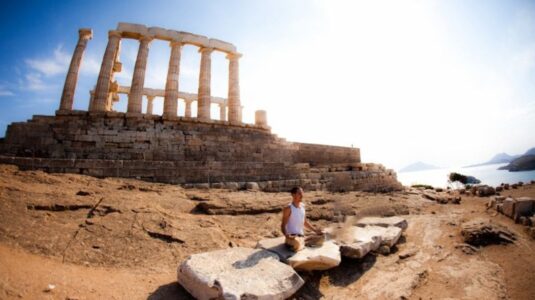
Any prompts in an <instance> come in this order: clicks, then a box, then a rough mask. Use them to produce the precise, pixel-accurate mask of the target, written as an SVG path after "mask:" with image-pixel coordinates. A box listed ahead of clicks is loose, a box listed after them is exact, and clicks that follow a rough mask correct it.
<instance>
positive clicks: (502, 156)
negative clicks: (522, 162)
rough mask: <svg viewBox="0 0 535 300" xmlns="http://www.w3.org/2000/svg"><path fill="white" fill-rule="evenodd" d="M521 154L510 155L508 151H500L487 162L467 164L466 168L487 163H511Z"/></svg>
mask: <svg viewBox="0 0 535 300" xmlns="http://www.w3.org/2000/svg"><path fill="white" fill-rule="evenodd" d="M520 156H521V155H509V154H507V153H498V154H496V155H494V156H493V157H492V158H491V159H490V160H489V161H487V162H484V163H479V164H475V165H470V166H466V167H465V168H473V167H480V166H486V165H495V164H505V163H510V162H512V161H513V160H515V159H516V158H519V157H520Z"/></svg>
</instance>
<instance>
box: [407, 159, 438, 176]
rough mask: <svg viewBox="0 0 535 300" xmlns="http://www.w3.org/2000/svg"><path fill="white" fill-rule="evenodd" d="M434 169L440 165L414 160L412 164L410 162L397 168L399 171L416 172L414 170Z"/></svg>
mask: <svg viewBox="0 0 535 300" xmlns="http://www.w3.org/2000/svg"><path fill="white" fill-rule="evenodd" d="M434 169H440V167H437V166H433V165H430V164H426V163H423V162H421V161H418V162H415V163H413V164H410V165H408V166H406V167H404V168H402V169H400V170H399V172H400V173H402V172H416V171H425V170H434Z"/></svg>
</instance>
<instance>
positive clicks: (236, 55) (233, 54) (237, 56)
mask: <svg viewBox="0 0 535 300" xmlns="http://www.w3.org/2000/svg"><path fill="white" fill-rule="evenodd" d="M241 57H242V54H241V53H238V52H229V53H227V58H228V59H229V60H236V59H240V58H241Z"/></svg>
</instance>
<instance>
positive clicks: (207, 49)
mask: <svg viewBox="0 0 535 300" xmlns="http://www.w3.org/2000/svg"><path fill="white" fill-rule="evenodd" d="M213 51H214V48H211V47H200V48H199V53H208V54H211V53H212V52H213Z"/></svg>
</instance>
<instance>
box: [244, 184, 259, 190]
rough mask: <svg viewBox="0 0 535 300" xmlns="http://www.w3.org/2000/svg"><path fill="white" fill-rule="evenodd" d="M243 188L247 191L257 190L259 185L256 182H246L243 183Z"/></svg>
mask: <svg viewBox="0 0 535 300" xmlns="http://www.w3.org/2000/svg"><path fill="white" fill-rule="evenodd" d="M245 189H246V190H249V191H259V190H260V187H259V186H258V183H256V182H247V183H245Z"/></svg>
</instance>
